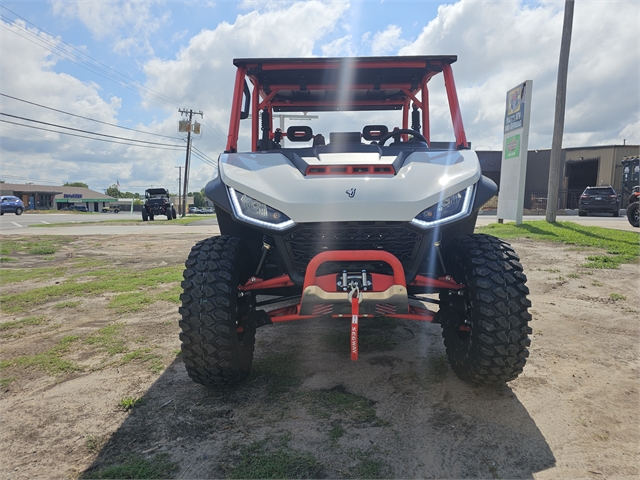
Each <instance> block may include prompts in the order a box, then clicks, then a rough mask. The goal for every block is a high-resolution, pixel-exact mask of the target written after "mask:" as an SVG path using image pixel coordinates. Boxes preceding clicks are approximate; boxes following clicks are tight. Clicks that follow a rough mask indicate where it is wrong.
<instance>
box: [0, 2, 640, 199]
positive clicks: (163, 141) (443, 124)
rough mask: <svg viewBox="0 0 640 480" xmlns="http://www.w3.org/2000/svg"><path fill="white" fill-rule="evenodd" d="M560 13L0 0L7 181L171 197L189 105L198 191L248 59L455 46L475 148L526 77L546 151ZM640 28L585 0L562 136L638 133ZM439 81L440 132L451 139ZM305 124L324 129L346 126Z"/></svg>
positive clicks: (426, 5)
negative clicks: (158, 190)
mask: <svg viewBox="0 0 640 480" xmlns="http://www.w3.org/2000/svg"><path fill="white" fill-rule="evenodd" d="M563 15H564V1H555V0H553V1H552V0H525V1H523V0H511V1H509V0H502V1H495V0H494V1H483V0H460V1H456V2H449V3H441V2H438V1H428V0H427V1H392V0H371V1H351V2H348V1H323V0H311V1H293V0H282V1H272V0H261V1H258V0H244V1H239V2H232V1H213V0H210V1H208V0H182V1H161V0H93V1H87V0H84V1H74V0H49V1H35V0H33V1H32V0H20V1H1V0H0V27H1V28H0V35H1V36H0V42H1V44H0V94H1V96H0V113H1V114H2V115H0V162H1V163H0V179H2V180H4V181H5V182H7V183H29V182H33V183H35V184H44V185H62V184H63V183H65V182H84V183H86V184H88V185H89V188H91V189H92V190H96V191H100V192H102V191H104V190H105V189H106V188H108V187H110V186H112V185H114V184H117V183H119V185H120V190H122V191H130V192H138V193H142V192H144V190H145V189H146V188H150V187H164V188H168V189H169V190H170V191H171V192H175V193H177V191H178V176H179V174H180V173H182V174H183V173H184V172H183V171H182V170H184V163H185V153H186V139H185V134H182V133H178V121H179V120H180V119H181V114H180V113H179V109H193V110H194V111H202V113H203V115H202V117H200V116H196V117H194V118H196V119H197V121H198V122H199V123H201V125H202V133H201V135H199V136H196V137H195V138H194V141H193V146H194V151H193V156H192V162H191V169H190V180H189V190H190V191H193V190H200V189H201V188H202V187H204V186H205V185H206V184H207V182H208V181H209V180H211V179H212V178H213V176H214V175H215V169H216V167H215V165H216V160H217V158H218V155H219V154H220V153H221V152H222V151H223V150H224V147H225V143H226V136H227V129H228V125H229V113H230V103H231V95H232V89H233V82H234V76H235V67H234V66H233V63H232V60H233V59H234V58H243V57H245V58H255V57H312V56H315V57H321V56H330V57H333V56H340V57H342V56H377V55H457V57H458V61H457V62H456V63H455V64H454V65H453V71H454V76H455V80H456V86H457V88H458V96H459V99H460V106H461V111H462V116H463V119H464V124H465V130H466V134H467V138H468V139H469V140H470V141H471V143H472V148H473V149H477V150H501V148H502V126H503V121H504V113H505V95H506V92H507V90H509V89H510V88H513V87H515V86H516V85H518V84H519V83H522V82H523V81H525V80H532V81H533V89H532V95H533V97H532V102H531V103H532V105H531V127H530V136H529V149H549V148H551V138H552V134H553V119H554V110H555V97H556V84H557V71H558V60H559V53H560V38H561V33H562V23H563ZM639 25H640V7H639V2H637V1H636V0H620V1H618V0H576V2H575V11H574V19H573V33H572V40H571V53H570V58H569V72H568V82H567V103H566V115H565V127H564V137H563V147H584V146H597V145H622V144H623V143H625V142H626V144H627V145H630V144H632V145H638V144H640V123H639V118H638V117H639V112H640V105H639V90H640V81H639V72H640V33H639V32H640V28H639ZM439 77H441V76H439ZM439 81H440V82H441V80H439ZM436 87H441V85H438V84H437V81H436V79H434V86H433V89H434V90H433V91H434V93H433V96H432V97H430V98H431V104H432V112H431V114H432V119H433V120H432V130H431V137H432V139H433V140H451V139H452V138H453V134H452V133H451V126H450V124H449V123H450V121H449V122H447V121H445V117H446V116H447V115H448V113H447V112H446V108H447V107H446V105H443V106H439V103H438V101H439V100H442V96H439V94H438V93H437V90H436ZM399 123H400V120H398V124H399ZM308 124H309V125H310V126H312V128H313V129H314V131H316V132H318V131H319V132H322V133H324V134H325V137H327V136H328V135H327V133H328V132H329V131H339V130H336V128H339V127H341V126H342V125H341V124H340V125H338V126H336V124H335V123H334V120H333V119H331V118H329V119H327V118H320V119H318V120H310V121H309V122H308ZM365 124H366V122H365ZM393 126H394V125H389V127H393ZM344 128H345V129H346V130H349V131H353V130H354V129H353V128H349V125H348V123H347V124H345V125H344ZM357 129H360V124H358V127H357ZM60 132H66V133H60ZM96 134H98V135H96ZM247 138H248V135H247V133H246V130H244V129H243V130H242V131H241V141H240V146H241V147H242V146H243V145H244V146H245V147H246V146H248V140H247ZM180 166H182V167H183V168H182V169H179V168H178V167H180Z"/></svg>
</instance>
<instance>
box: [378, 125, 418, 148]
mask: <svg viewBox="0 0 640 480" xmlns="http://www.w3.org/2000/svg"><path fill="white" fill-rule="evenodd" d="M403 133H406V134H407V135H413V137H414V138H417V139H418V140H420V141H421V142H424V143H427V139H426V138H424V137H423V136H422V134H420V132H417V131H415V130H411V129H409V128H400V129H398V130H394V131H392V132H389V133H387V134H386V135H383V136H382V137H380V139H379V140H378V145H380V146H383V145H384V143H385V142H386V141H387V140H389V139H390V138H392V137H397V136H399V135H402V134H403Z"/></svg>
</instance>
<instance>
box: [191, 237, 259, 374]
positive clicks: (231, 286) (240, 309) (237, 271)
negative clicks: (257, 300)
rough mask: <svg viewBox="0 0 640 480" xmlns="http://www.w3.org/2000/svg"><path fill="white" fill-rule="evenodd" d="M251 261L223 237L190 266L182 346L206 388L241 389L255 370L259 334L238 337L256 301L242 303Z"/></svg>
mask: <svg viewBox="0 0 640 480" xmlns="http://www.w3.org/2000/svg"><path fill="white" fill-rule="evenodd" d="M249 258H250V257H249V251H248V249H247V247H246V245H245V244H244V243H243V242H242V241H241V240H239V239H238V238H235V237H227V236H222V237H213V238H208V239H206V240H202V241H200V242H198V243H197V244H196V245H195V246H194V247H193V248H192V249H191V253H190V254H189V258H188V259H187V261H186V268H185V271H184V274H183V275H184V281H183V282H182V288H183V291H184V293H183V294H182V295H180V299H181V300H182V306H181V307H180V309H179V311H180V314H181V315H182V320H180V328H181V329H182V331H181V332H180V340H181V341H182V353H183V357H184V363H185V366H186V368H187V373H188V375H189V377H191V378H192V379H193V380H194V381H196V382H197V383H201V384H202V385H206V386H216V385H228V384H233V383H238V382H240V381H242V380H244V379H245V378H246V376H247V375H248V374H249V372H250V370H251V362H252V361H253V348H254V344H255V328H245V329H244V330H243V332H241V333H239V332H238V331H237V327H238V320H239V319H240V318H243V317H244V316H245V315H247V314H248V313H249V310H250V306H249V302H250V298H251V297H250V296H245V297H241V298H238V285H239V284H242V283H244V282H245V281H246V280H247V279H248V278H249V276H250V275H251V271H250V269H249Z"/></svg>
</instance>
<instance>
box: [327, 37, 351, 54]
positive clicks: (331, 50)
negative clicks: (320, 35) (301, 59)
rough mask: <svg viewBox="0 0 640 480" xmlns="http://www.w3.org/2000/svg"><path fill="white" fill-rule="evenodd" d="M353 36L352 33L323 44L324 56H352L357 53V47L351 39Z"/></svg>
mask: <svg viewBox="0 0 640 480" xmlns="http://www.w3.org/2000/svg"><path fill="white" fill-rule="evenodd" d="M352 38H353V37H352V36H351V35H345V36H344V37H340V38H336V39H335V40H333V41H331V42H329V43H327V44H325V45H322V47H321V50H322V55H323V56H324V57H350V56H353V55H355V53H356V49H355V46H354V45H353V43H352V41H351V39H352Z"/></svg>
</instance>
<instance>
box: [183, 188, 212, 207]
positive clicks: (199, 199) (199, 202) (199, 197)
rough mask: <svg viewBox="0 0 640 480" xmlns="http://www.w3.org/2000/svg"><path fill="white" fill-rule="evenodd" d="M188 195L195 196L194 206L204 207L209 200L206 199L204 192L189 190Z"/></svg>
mask: <svg viewBox="0 0 640 480" xmlns="http://www.w3.org/2000/svg"><path fill="white" fill-rule="evenodd" d="M187 196H188V197H193V206H194V207H198V208H201V207H204V206H206V204H207V202H206V201H205V198H204V195H203V194H202V192H189V194H188V195H187Z"/></svg>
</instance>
